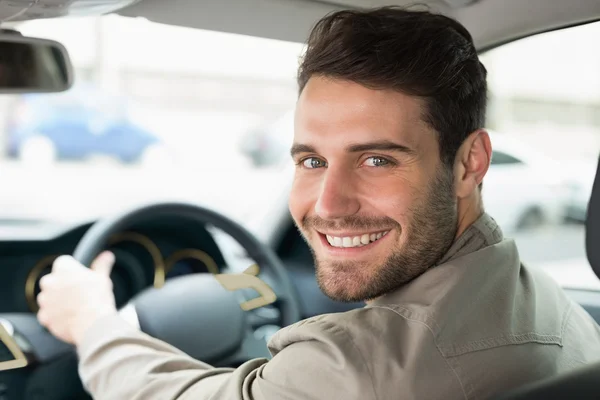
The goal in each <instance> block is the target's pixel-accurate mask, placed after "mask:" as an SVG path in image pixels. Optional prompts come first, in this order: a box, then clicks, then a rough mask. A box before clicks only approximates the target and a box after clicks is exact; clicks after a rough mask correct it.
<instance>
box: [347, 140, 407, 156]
mask: <svg viewBox="0 0 600 400" xmlns="http://www.w3.org/2000/svg"><path fill="white" fill-rule="evenodd" d="M373 150H384V151H397V152H401V153H407V154H414V153H415V151H414V150H413V149H411V148H409V147H406V146H404V145H402V144H399V143H394V142H392V141H389V140H378V141H375V142H367V143H357V144H351V145H349V146H347V147H346V151H347V152H349V153H358V152H361V151H373Z"/></svg>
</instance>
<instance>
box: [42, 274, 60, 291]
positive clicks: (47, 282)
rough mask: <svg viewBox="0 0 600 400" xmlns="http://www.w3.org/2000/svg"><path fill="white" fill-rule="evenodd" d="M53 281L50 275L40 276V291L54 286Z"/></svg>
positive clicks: (53, 278)
mask: <svg viewBox="0 0 600 400" xmlns="http://www.w3.org/2000/svg"><path fill="white" fill-rule="evenodd" d="M55 281H56V279H55V277H54V276H53V275H52V274H48V275H44V276H42V278H41V279H40V289H42V290H45V289H48V288H49V287H51V286H52V285H53V284H54V282H55Z"/></svg>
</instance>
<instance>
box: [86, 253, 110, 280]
mask: <svg viewBox="0 0 600 400" xmlns="http://www.w3.org/2000/svg"><path fill="white" fill-rule="evenodd" d="M114 264H115V255H114V254H113V253H111V252H110V251H104V252H102V253H100V255H99V256H98V257H96V259H95V260H94V261H93V262H92V266H91V269H92V270H93V271H96V272H100V273H101V274H103V275H106V276H110V271H112V267H113V265H114Z"/></svg>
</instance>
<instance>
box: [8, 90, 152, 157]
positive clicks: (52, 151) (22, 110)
mask: <svg viewBox="0 0 600 400" xmlns="http://www.w3.org/2000/svg"><path fill="white" fill-rule="evenodd" d="M9 116H10V117H11V118H12V119H10V120H9V121H8V123H7V129H6V134H7V155H8V156H9V157H12V158H21V159H25V158H32V157H33V158H52V159H53V160H81V159H86V158H90V157H92V156H108V157H112V158H116V159H118V160H120V161H122V162H126V163H132V162H136V161H140V160H141V159H142V157H143V156H144V154H145V152H146V151H147V150H148V149H150V148H151V147H152V146H153V145H159V144H160V140H159V139H158V138H157V137H156V136H154V135H153V134H152V133H151V132H149V131H147V130H146V129H144V128H142V127H140V126H138V125H136V124H134V123H133V122H132V121H130V119H129V118H128V116H127V104H126V101H125V99H124V98H122V97H118V96H111V95H108V94H106V93H104V92H101V91H99V90H97V89H95V88H93V87H90V86H82V87H76V88H73V89H72V90H69V91H67V92H63V93H58V94H27V95H23V96H20V97H19V98H18V100H17V104H16V105H15V108H14V109H13V110H12V112H10V113H9Z"/></svg>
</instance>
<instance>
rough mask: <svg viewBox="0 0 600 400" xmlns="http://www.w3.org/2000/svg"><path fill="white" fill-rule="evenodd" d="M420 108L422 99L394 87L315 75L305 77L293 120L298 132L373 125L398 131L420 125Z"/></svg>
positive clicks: (383, 129) (421, 121)
mask: <svg viewBox="0 0 600 400" xmlns="http://www.w3.org/2000/svg"><path fill="white" fill-rule="evenodd" d="M422 110H423V107H422V101H421V99H419V98H416V97H413V96H408V95H405V94H403V93H400V92H397V91H394V90H389V89H387V90H376V89H370V88H367V87H365V86H362V85H360V84H357V83H354V82H349V81H341V80H334V79H327V78H320V77H317V78H311V79H310V80H309V81H308V83H307V85H306V87H305V88H304V91H303V92H302V94H301V95H300V98H299V99H298V104H297V107H296V113H295V122H294V124H295V130H296V131H297V133H304V132H306V133H308V132H314V131H317V132H321V133H323V132H325V131H327V130H328V128H332V129H336V130H338V129H345V130H350V129H351V128H358V129H361V128H362V129H364V128H366V130H368V131H373V130H374V129H373V128H375V127H378V128H379V129H378V130H379V131H382V133H383V131H386V130H394V131H396V132H397V133H401V131H403V130H405V129H411V128H414V127H415V125H416V124H418V125H422V123H423V119H422Z"/></svg>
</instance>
